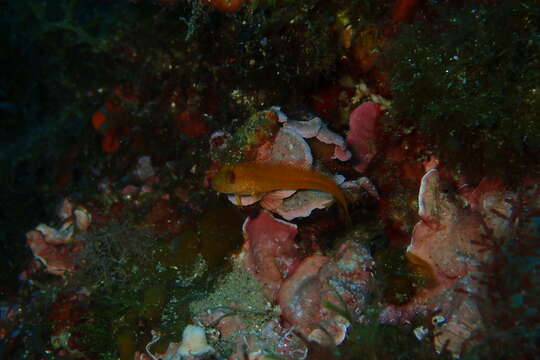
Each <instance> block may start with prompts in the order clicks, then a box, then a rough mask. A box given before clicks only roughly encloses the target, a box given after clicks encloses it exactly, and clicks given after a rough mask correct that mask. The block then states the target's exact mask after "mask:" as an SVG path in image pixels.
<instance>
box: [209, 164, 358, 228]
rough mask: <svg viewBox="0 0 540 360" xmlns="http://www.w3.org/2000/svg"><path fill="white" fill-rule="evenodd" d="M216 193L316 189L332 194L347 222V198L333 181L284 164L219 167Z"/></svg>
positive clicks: (311, 171)
mask: <svg viewBox="0 0 540 360" xmlns="http://www.w3.org/2000/svg"><path fill="white" fill-rule="evenodd" d="M212 188H213V189H214V190H216V191H218V192H221V193H226V194H236V195H253V194H257V193H263V192H269V191H274V190H296V189H307V190H320V191H325V192H327V193H330V194H332V195H333V196H334V197H335V198H336V200H337V201H338V204H339V206H340V208H341V210H342V211H343V214H344V215H345V217H346V220H347V222H350V218H349V211H348V208H347V199H346V198H345V195H344V194H343V192H342V191H341V189H340V188H339V187H338V186H337V184H336V182H335V181H334V179H332V178H331V177H330V176H328V175H325V174H323V173H320V172H317V171H314V170H310V169H304V168H299V167H295V166H292V165H289V164H284V163H263V162H255V161H248V162H239V163H236V164H232V165H225V166H223V167H222V168H221V169H220V170H219V171H218V173H217V174H216V175H215V176H214V177H213V178H212Z"/></svg>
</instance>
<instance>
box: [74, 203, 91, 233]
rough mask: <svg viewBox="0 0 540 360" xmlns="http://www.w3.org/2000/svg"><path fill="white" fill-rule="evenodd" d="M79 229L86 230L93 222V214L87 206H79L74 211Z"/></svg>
mask: <svg viewBox="0 0 540 360" xmlns="http://www.w3.org/2000/svg"><path fill="white" fill-rule="evenodd" d="M73 214H74V215H75V225H76V226H77V229H79V230H82V231H86V230H87V229H88V227H89V226H90V224H91V223H92V214H90V212H89V211H88V210H86V209H85V208H82V207H79V208H77V209H75V211H74V212H73Z"/></svg>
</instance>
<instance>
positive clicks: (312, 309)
mask: <svg viewBox="0 0 540 360" xmlns="http://www.w3.org/2000/svg"><path fill="white" fill-rule="evenodd" d="M327 259H328V258H327V257H326V256H323V255H312V256H310V257H307V258H305V259H304V260H303V261H302V263H300V265H299V266H298V268H297V269H296V270H295V272H294V273H293V274H292V275H291V276H290V277H289V278H288V279H287V280H285V281H284V282H283V285H282V286H281V288H280V289H279V294H278V298H277V300H278V304H279V306H280V307H281V316H282V318H283V320H284V322H285V326H286V327H296V328H298V331H299V332H300V333H302V334H303V335H304V336H305V337H307V336H308V335H309V334H310V333H311V331H313V330H314V329H315V328H316V327H317V323H318V322H319V321H320V320H321V313H320V310H321V305H322V304H321V296H320V290H321V283H320V280H319V270H320V269H321V267H322V266H323V264H324V263H325V262H326V261H327Z"/></svg>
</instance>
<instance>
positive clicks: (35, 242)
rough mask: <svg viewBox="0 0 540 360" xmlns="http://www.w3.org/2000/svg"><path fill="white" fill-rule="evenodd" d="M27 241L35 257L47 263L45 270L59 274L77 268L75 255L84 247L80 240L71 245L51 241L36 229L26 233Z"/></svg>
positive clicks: (62, 274) (61, 274) (44, 263)
mask: <svg viewBox="0 0 540 360" xmlns="http://www.w3.org/2000/svg"><path fill="white" fill-rule="evenodd" d="M26 243H27V244H28V246H29V247H30V250H31V251H32V254H33V255H34V257H35V258H36V259H38V260H40V261H41V262H42V263H43V265H45V271H46V272H48V273H50V274H53V275H59V276H64V275H65V274H66V273H69V272H72V271H74V270H75V261H74V255H75V254H76V253H78V252H79V251H80V250H81V249H82V244H80V243H78V242H76V243H74V244H69V245H68V244H65V243H64V244H58V243H49V242H47V241H46V237H45V236H44V235H43V234H42V233H41V232H40V231H36V230H32V231H29V232H28V233H27V234H26Z"/></svg>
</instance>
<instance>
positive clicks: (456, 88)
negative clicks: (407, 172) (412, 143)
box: [385, 1, 540, 181]
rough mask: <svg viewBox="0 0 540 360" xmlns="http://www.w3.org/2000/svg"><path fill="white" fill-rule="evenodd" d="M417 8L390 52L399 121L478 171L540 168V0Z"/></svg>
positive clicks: (510, 174)
mask: <svg viewBox="0 0 540 360" xmlns="http://www.w3.org/2000/svg"><path fill="white" fill-rule="evenodd" d="M417 18H418V19H417V21H415V22H414V23H413V24H411V25H403V26H402V27H401V28H400V29H399V33H398V35H397V36H396V38H395V39H393V41H392V44H391V46H389V47H388V50H387V51H386V53H385V57H386V61H387V66H388V68H389V70H390V72H391V85H392V94H393V109H394V110H395V112H396V114H397V117H398V118H399V121H400V122H401V123H402V124H405V125H407V126H411V125H412V126H414V127H416V128H417V129H418V130H419V131H420V132H421V133H422V134H424V135H425V137H426V141H427V142H428V143H429V145H431V146H433V147H434V148H435V149H436V153H437V154H438V155H439V156H440V157H441V159H442V161H443V162H444V163H445V164H447V165H448V166H449V167H450V168H456V169H458V170H461V171H462V172H463V173H464V174H465V175H466V176H468V177H470V178H471V179H473V180H478V179H479V178H480V177H482V176H498V177H501V178H504V179H505V180H508V181H516V180H519V179H520V178H521V177H523V176H524V175H526V174H531V173H532V172H537V171H538V170H539V168H538V164H539V163H540V162H539V161H538V159H539V152H540V136H539V134H540V121H538V119H539V118H540V102H539V97H538V89H537V85H538V82H539V80H540V71H539V70H538V69H539V68H540V67H539V64H540V56H539V54H540V52H539V51H538V50H539V48H540V47H539V46H540V43H539V42H538V35H539V28H538V23H539V21H540V6H539V5H538V2H536V1H523V2H520V3H519V4H517V3H513V2H505V1H497V2H494V3H493V4H491V5H483V4H481V3H476V2H473V3H467V4H465V5H463V6H459V5H456V4H442V3H438V2H435V3H433V4H428V6H427V9H426V10H425V12H424V13H422V14H420V15H419V16H418V17H417Z"/></svg>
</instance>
